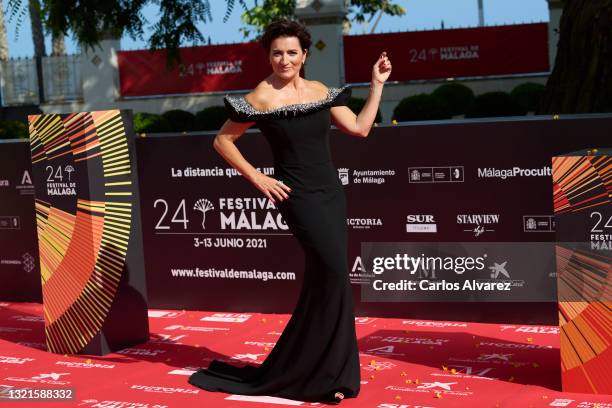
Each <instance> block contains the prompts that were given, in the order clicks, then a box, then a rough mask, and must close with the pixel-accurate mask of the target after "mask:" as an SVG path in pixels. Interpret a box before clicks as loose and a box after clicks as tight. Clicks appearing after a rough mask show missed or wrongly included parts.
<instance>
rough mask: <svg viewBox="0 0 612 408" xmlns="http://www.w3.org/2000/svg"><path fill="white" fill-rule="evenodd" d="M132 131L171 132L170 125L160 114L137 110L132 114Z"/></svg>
mask: <svg viewBox="0 0 612 408" xmlns="http://www.w3.org/2000/svg"><path fill="white" fill-rule="evenodd" d="M134 131H135V132H136V133H161V132H172V125H171V124H170V122H169V121H168V119H166V118H165V117H163V116H162V115H157V114H155V113H146V112H138V113H135V114H134Z"/></svg>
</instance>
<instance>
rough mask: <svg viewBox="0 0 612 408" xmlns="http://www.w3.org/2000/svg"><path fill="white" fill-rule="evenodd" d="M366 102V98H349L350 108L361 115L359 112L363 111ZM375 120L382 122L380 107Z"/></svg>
mask: <svg viewBox="0 0 612 408" xmlns="http://www.w3.org/2000/svg"><path fill="white" fill-rule="evenodd" d="M365 103H366V100H365V99H364V98H354V97H352V96H351V97H350V98H349V100H348V103H347V105H348V108H349V109H350V110H352V111H353V112H354V113H355V115H359V112H361V109H363V105H365ZM374 122H376V123H380V122H382V115H381V114H380V109H378V111H377V112H376V118H375V119H374Z"/></svg>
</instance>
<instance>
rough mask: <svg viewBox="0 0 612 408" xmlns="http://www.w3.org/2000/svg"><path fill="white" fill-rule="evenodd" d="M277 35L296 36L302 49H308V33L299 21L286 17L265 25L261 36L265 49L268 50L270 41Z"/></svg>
mask: <svg viewBox="0 0 612 408" xmlns="http://www.w3.org/2000/svg"><path fill="white" fill-rule="evenodd" d="M278 37H297V39H298V40H299V41H300V47H302V50H308V49H309V48H310V45H311V44H312V40H311V39H310V33H309V32H308V29H307V28H306V26H305V25H304V24H302V23H300V22H299V21H294V20H288V19H286V18H284V19H281V20H276V21H273V22H271V23H270V24H268V25H267V26H266V28H265V30H264V33H263V35H262V36H261V44H262V45H263V47H264V48H265V49H266V51H268V52H270V45H271V44H272V41H274V40H275V39H277V38H278Z"/></svg>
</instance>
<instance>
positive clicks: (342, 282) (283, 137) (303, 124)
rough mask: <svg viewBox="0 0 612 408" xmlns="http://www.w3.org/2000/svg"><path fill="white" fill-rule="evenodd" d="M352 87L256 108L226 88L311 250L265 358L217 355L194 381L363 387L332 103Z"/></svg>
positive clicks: (322, 394)
mask: <svg viewBox="0 0 612 408" xmlns="http://www.w3.org/2000/svg"><path fill="white" fill-rule="evenodd" d="M350 95H351V89H350V88H349V87H348V86H344V87H342V88H329V90H328V93H327V96H326V98H325V99H323V100H320V101H315V102H311V103H301V104H294V105H288V106H284V107H281V108H278V109H273V110H269V111H265V112H264V111H258V110H255V109H254V108H253V107H252V106H251V105H249V103H248V102H246V100H245V99H244V98H243V97H230V96H226V97H225V99H224V103H225V106H226V108H227V110H228V114H229V117H230V119H231V120H233V121H236V122H256V125H257V127H259V129H261V131H262V133H263V134H264V135H265V137H266V139H267V140H268V143H269V144H270V147H271V149H272V153H273V157H274V170H275V175H274V178H276V179H277V180H282V181H283V182H284V183H285V184H286V185H288V186H289V187H290V188H291V189H292V191H291V193H289V199H287V200H284V201H282V202H281V201H278V200H276V201H277V206H278V208H279V211H280V213H281V214H282V216H283V218H284V220H285V222H286V223H287V224H288V226H289V229H290V231H291V232H292V233H293V235H294V236H295V237H296V238H297V240H298V241H299V243H300V245H301V247H302V249H303V250H304V254H305V268H304V278H303V285H302V289H301V292H300V296H299V299H298V301H297V305H296V307H295V310H294V312H293V315H292V316H291V319H290V320H289V322H288V323H287V326H286V327H285V330H284V331H283V333H282V335H281V336H280V337H279V339H278V341H277V343H276V345H275V347H274V348H273V349H272V351H271V352H270V354H269V355H268V357H267V358H266V359H265V361H264V362H263V363H262V364H261V365H259V366H254V365H249V364H247V365H245V366H243V367H236V366H233V365H230V364H227V363H224V362H221V361H218V360H213V361H212V362H211V363H210V365H209V367H208V368H207V369H200V370H199V371H197V372H196V373H194V374H193V375H191V377H190V378H189V383H191V384H193V385H195V386H197V387H200V388H203V389H206V390H209V391H223V392H227V393H233V394H242V395H268V396H276V397H282V398H289V399H293V400H300V401H309V402H332V403H333V402H336V400H335V399H334V394H335V393H336V392H338V391H339V392H342V393H343V394H344V397H345V398H354V397H356V396H357V395H358V394H359V386H360V368H359V352H358V348H357V338H356V335H355V314H354V305H353V297H352V290H351V284H350V280H349V275H348V266H347V259H346V251H347V231H346V230H347V226H346V200H345V196H344V190H343V188H342V184H341V183H340V181H339V178H338V173H337V170H336V168H335V167H334V165H333V163H332V159H331V153H330V149H329V129H330V125H331V117H330V111H329V108H330V107H332V106H339V105H346V104H347V101H348V98H349V96H350Z"/></svg>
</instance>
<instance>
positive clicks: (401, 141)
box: [137, 117, 612, 325]
mask: <svg viewBox="0 0 612 408" xmlns="http://www.w3.org/2000/svg"><path fill="white" fill-rule="evenodd" d="M610 126H612V118H611V117H602V118H589V119H586V118H585V119H565V120H550V119H544V118H541V119H537V120H533V119H532V120H517V121H490V122H468V123H453V124H442V125H440V124H437V125H431V124H415V125H401V126H400V125H398V126H389V127H379V128H375V129H374V130H373V131H372V133H371V135H370V137H368V138H367V139H362V138H354V137H349V136H346V135H343V134H340V132H338V131H334V133H333V134H332V137H331V140H332V152H333V154H334V163H335V165H336V167H337V168H338V177H339V178H340V180H341V181H342V183H343V185H344V188H345V192H346V195H347V203H348V209H347V211H348V214H347V217H348V220H347V226H348V232H349V247H348V254H347V257H348V265H349V268H350V269H349V271H347V273H348V274H349V275H350V279H351V282H352V284H353V289H354V295H355V300H356V310H357V312H358V313H359V314H360V315H366V316H401V317H414V318H423V319H436V320H439V319H443V320H444V319H446V320H448V319H451V320H461V319H463V320H471V321H497V322H504V323H513V322H514V323H518V322H521V323H534V324H544V323H545V324H553V325H556V324H557V322H558V310H557V302H556V296H555V295H556V277H555V265H554V248H553V247H552V243H553V242H554V240H555V234H554V231H555V226H554V219H553V217H552V215H553V206H552V182H551V169H550V166H551V157H552V156H554V155H558V154H561V153H565V152H568V151H575V150H578V149H585V148H589V147H591V146H605V145H606V144H607V145H610V143H611V142H612V141H611V140H610V137H609V131H608V130H609V128H610ZM492 135H494V137H493V136H492ZM212 136H213V135H212V134H210V135H208V136H204V135H199V136H193V137H181V136H160V137H147V138H143V139H137V149H138V157H139V163H138V165H139V174H141V175H142V177H141V179H140V191H141V202H142V217H143V239H144V248H145V258H146V269H147V277H148V280H147V286H148V293H149V300H150V302H151V306H152V307H157V308H185V309H196V310H218V311H221V310H224V311H235V312H241V311H242V312H244V311H262V312H290V311H291V310H292V309H293V306H294V304H295V301H296V299H297V296H298V292H299V288H300V285H301V279H302V272H303V254H302V251H301V249H300V248H299V245H298V243H297V241H296V240H295V239H294V237H293V236H292V235H291V234H290V232H289V231H288V229H287V226H286V224H285V223H284V221H283V219H282V217H281V216H280V214H279V212H278V211H277V210H276V208H275V207H274V206H273V205H272V204H270V203H269V202H268V200H267V199H265V198H264V197H263V196H262V194H261V193H260V192H259V191H258V190H257V189H256V188H254V187H253V186H252V185H251V184H250V183H248V182H247V181H246V180H244V179H243V178H242V177H241V176H240V175H239V174H237V172H236V171H235V170H234V169H232V168H231V167H229V165H228V164H227V163H226V162H225V161H224V160H223V159H222V158H221V157H220V156H219V154H217V153H216V152H215V151H214V149H213V148H212ZM238 146H239V148H240V149H241V151H242V152H243V153H244V155H245V157H246V158H247V159H248V160H249V161H250V162H251V163H252V164H253V165H254V166H255V167H259V168H261V169H262V171H264V172H266V173H268V174H273V172H274V169H273V163H272V158H271V155H270V152H269V147H268V146H267V143H266V141H265V139H264V138H263V137H262V135H261V134H260V133H258V132H249V133H247V134H246V135H244V136H243V137H242V138H240V140H239V141H238ZM366 242H377V243H380V242H392V243H393V242H395V243H405V242H408V243H412V244H413V245H414V246H412V247H411V248H409V249H410V250H411V251H414V252H411V253H413V254H414V255H416V256H418V255H420V254H421V253H423V252H424V253H426V254H427V253H428V252H427V251H433V250H436V249H437V248H440V243H444V242H447V243H455V244H456V246H460V245H461V244H462V243H467V244H468V245H467V246H479V245H485V246H486V245H487V243H492V244H490V245H489V247H492V246H500V245H501V246H504V245H502V243H506V244H505V248H507V249H508V250H507V251H505V252H504V253H503V254H499V259H498V258H497V257H496V258H495V259H493V254H492V253H491V252H489V255H490V259H487V260H486V262H485V263H486V268H485V270H484V272H486V273H487V274H486V276H484V275H483V276H481V277H479V279H481V280H482V281H491V280H492V281H496V280H497V279H502V280H504V279H506V278H505V277H506V276H509V278H507V280H508V281H511V282H512V283H513V289H512V290H513V291H512V292H511V293H508V294H509V296H508V297H506V298H501V297H496V296H497V295H499V293H493V292H491V294H490V296H488V297H487V296H486V294H484V295H483V296H484V297H480V298H478V299H476V298H473V297H471V294H469V293H464V294H463V295H460V294H458V296H457V297H456V298H455V302H453V301H452V300H449V299H448V298H447V297H443V296H439V294H438V293H436V292H434V291H427V290H416V291H413V292H411V293H410V298H409V299H403V301H400V302H393V300H394V299H392V298H393V293H391V292H389V291H387V292H385V293H384V296H387V299H386V300H387V301H380V298H379V299H378V301H368V299H364V298H363V295H364V288H365V287H367V286H364V285H368V284H369V283H370V282H371V280H372V277H373V275H372V273H371V272H368V271H367V270H366V269H367V268H366V267H365V265H364V259H363V258H362V243H366ZM525 243H530V244H531V245H529V244H525ZM536 243H543V244H547V245H550V247H549V250H550V253H549V254H548V257H549V259H552V262H550V263H548V264H546V265H543V264H542V263H541V262H539V261H540V260H541V259H543V257H544V256H545V255H546V254H543V255H542V254H539V255H538V254H536V255H533V254H532V255H526V254H528V253H529V254H531V252H529V251H528V250H529V248H530V247H534V248H535V247H536V246H537V245H540V246H543V245H542V244H536ZM482 248H484V249H485V250H486V248H485V247H482ZM482 248H479V249H478V251H481V250H483V249H482ZM417 251H418V252H417ZM422 251H423V252H422ZM513 251H514V252H518V257H517V256H516V254H513V253H512V252H513ZM521 251H522V252H521ZM525 251H526V252H525ZM496 256H497V255H496ZM530 259H531V260H533V262H529V260H530ZM504 262H505V263H504ZM495 264H498V265H495ZM492 268H493V269H492ZM370 271H371V269H370ZM496 271H499V273H493V272H496ZM385 273H387V272H385ZM498 275H499V276H498ZM502 275H503V276H502ZM462 276H464V277H465V279H467V278H468V276H471V277H472V278H475V277H476V275H475V274H472V273H466V274H464V275H462ZM438 278H439V277H438ZM438 280H441V279H438ZM541 288H544V289H549V290H552V292H549V293H548V294H547V296H548V300H546V299H544V298H543V295H544V293H543V291H542V290H541ZM530 290H531V292H529V291H530ZM457 300H459V301H460V302H457ZM498 300H501V301H498Z"/></svg>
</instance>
